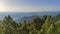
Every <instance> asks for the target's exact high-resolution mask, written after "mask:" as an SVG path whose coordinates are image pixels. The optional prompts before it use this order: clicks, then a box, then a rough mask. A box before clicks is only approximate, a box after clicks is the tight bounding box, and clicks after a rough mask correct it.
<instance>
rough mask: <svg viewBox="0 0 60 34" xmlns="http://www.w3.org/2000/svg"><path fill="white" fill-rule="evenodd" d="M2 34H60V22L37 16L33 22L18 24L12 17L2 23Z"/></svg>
mask: <svg viewBox="0 0 60 34" xmlns="http://www.w3.org/2000/svg"><path fill="white" fill-rule="evenodd" d="M0 34H60V20H59V19H57V21H54V19H53V18H52V17H51V16H47V15H45V16H43V17H42V18H39V17H38V16H35V17H34V18H33V20H32V21H31V22H29V21H24V22H23V23H17V22H16V21H15V20H14V19H13V18H11V16H10V15H8V16H5V18H4V19H3V20H2V21H0Z"/></svg>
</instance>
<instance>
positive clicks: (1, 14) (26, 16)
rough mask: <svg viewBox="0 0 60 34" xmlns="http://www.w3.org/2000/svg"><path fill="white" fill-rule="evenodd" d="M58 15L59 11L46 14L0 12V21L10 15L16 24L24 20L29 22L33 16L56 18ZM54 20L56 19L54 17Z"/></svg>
mask: <svg viewBox="0 0 60 34" xmlns="http://www.w3.org/2000/svg"><path fill="white" fill-rule="evenodd" d="M58 14H60V11H47V12H45V11H44V12H0V19H3V18H4V16H7V15H10V16H11V17H12V18H13V19H15V20H16V21H17V22H21V21H24V20H27V21H31V20H32V19H33V17H34V16H39V17H42V16H44V15H51V16H56V15H58ZM58 17H59V16H58ZM55 19H56V17H55Z"/></svg>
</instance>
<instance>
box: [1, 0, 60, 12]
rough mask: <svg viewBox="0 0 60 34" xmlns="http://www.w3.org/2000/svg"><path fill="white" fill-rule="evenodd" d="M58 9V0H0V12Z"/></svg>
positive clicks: (59, 4) (59, 0)
mask: <svg viewBox="0 0 60 34" xmlns="http://www.w3.org/2000/svg"><path fill="white" fill-rule="evenodd" d="M57 10H58V11H60V0H0V12H4V11H5V12H6V11H10V12H14V11H15V12H19V11H20V12H34V11H57Z"/></svg>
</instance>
